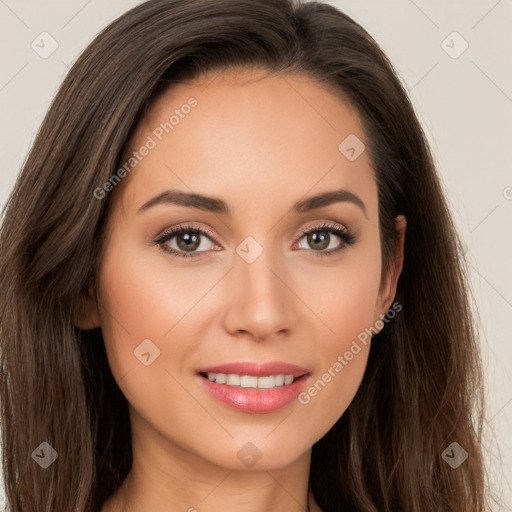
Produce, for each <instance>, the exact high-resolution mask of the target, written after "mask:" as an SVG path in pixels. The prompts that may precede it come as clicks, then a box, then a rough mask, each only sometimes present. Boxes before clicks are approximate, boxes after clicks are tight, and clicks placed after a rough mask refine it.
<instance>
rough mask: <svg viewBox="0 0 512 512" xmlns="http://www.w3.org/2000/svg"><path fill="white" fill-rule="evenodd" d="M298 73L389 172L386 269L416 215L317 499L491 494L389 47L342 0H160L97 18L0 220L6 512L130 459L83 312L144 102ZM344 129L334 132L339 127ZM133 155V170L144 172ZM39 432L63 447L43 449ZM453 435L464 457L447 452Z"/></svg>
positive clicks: (475, 394)
mask: <svg viewBox="0 0 512 512" xmlns="http://www.w3.org/2000/svg"><path fill="white" fill-rule="evenodd" d="M230 68H231V69H234V68H239V69H243V68H260V69H265V70H268V71H269V72H272V73H279V74H283V75H284V74H286V73H301V74H305V75H308V76H310V77H312V78H314V79H316V80H317V81H318V82H319V83H320V84H322V85H323V86H325V87H327V88H329V89H330V90H332V91H335V92H336V93H338V94H339V95H340V97H343V98H344V99H345V100H346V101H348V102H350V104H351V105H353V106H354V107H355V108H356V110H357V111H358V113H359V115H360V117H361V120H362V122H363V126H364V129H365V132H366V136H367V140H368V146H367V150H368V151H369V155H370V159H371V162H372V167H373V169H374V172H375V176H376V180H377V184H378V199H379V222H380V235H381V245H382V259H383V263H384V267H383V268H384V270H386V269H388V268H389V265H390V264H391V262H392V254H393V248H394V244H395V242H396V237H395V229H394V219H395V217H396V216H397V215H398V214H404V215H405V216H406V218H407V234H406V239H405V262H404V267H403V271H402V274H401V277H400V279H399V282H398V289H397V294H396V299H395V300H396V301H397V302H398V303H400V304H401V305H402V308H403V310H402V311H401V312H400V314H398V315H396V318H394V319H393V320H392V321H391V322H390V323H389V325H387V326H386V327H385V328H384V329H383V330H382V331H381V332H380V333H379V334H377V335H375V336H374V337H373V342H372V345H371V350H370V355H369V360H368V365H367V370H366V373H365V376H364V379H363V381H362V383H361V386H360V389H359V390H358V392H357V394H356V396H355V398H354V400H353V402H352V403H351V404H350V406H349V407H348V409H347V411H346V412H345V413H344V414H343V415H342V417H341V418H340V419H339V420H338V422H337V423H336V424H335V425H334V426H333V428H332V429H331V430H330V431H329V432H328V433H327V434H326V435H325V436H324V437H323V438H322V439H321V440H319V441H318V442H317V443H316V444H315V445H314V446H313V451H312V462H311V472H310V487H311V489H312V491H313V493H314V496H315V499H316V501H317V503H318V504H319V505H320V507H321V508H322V509H323V510H325V511H326V512H335V511H344V512H346V511H365V512H370V511H371V512H377V511H378V512H391V511H393V512H399V511H403V512H420V511H421V512H425V511H429V512H430V511H434V510H435V511H436V512H441V511H443V512H444V511H446V512H447V511H457V512H462V511H467V512H470V511H471V512H480V511H483V510H484V509H485V506H486V503H485V502H486V499H485V493H484V488H485V485H484V481H485V471H484V466H483V462H482V438H481V437H482V436H481V433H482V425H483V413H482V411H483V393H482V380H481V366H480V359H479V347H478V344H477V341H476V332H475V331H476V330H475V328H474V321H473V319H472V316H471V311H470V305H469V300H468V293H469V290H468V286H467V271H466V266H465V263H464V261H463V259H462V258H463V256H462V251H461V250H460V247H461V245H460V243H459V239H458V237H457V233H456V231H455V228H454V224H453V222H452V218H451V215H450V213H449V210H448V207H447V203H446V200H445V198H444V195H443V191H442V187H441V185H440V180H439V178H438V176H437V174H436V170H435V166H434V163H433V159H432V156H431V152H430V149H429V147H428V143H427V141H426V138H425V135H424V133H423V131H422V128H421V126H420V124H419V122H418V119H417V117H416V115H415V113H414V110H413V107H412V105H411V103H410V100H409V99H408V97H407V94H406V92H405V90H404V88H403V86H402V85H401V83H400V80H399V78H398V76H397V74H396V72H395V71H394V69H393V67H392V65H391V63H390V62H389V61H388V59H387V57H386V56H385V55H384V53H383V52H382V50H381V49H380V48H379V46H378V45H377V43H376V42H375V41H374V40H373V39H372V38H371V37H370V35H369V34H368V33H367V32H366V31H365V30H364V29H363V28H362V27H361V26H360V25H358V24H357V23H356V22H355V21H353V20H352V19H351V18H349V17H348V16H347V15H345V14H343V13H342V12H340V11H339V10H337V9H336V8H334V7H333V6H330V5H327V4H323V3H319V2H301V1H293V0H210V1H205V0H186V1H185V0H150V1H148V2H145V3H142V4H141V5H139V6H137V7H135V8H133V9H132V10H130V11H128V12H127V13H126V14H124V15H123V16H121V17H120V18H118V19H117V20H115V21H114V22H113V23H111V24H110V25H109V26H108V27H107V28H106V29H104V30H103V31H102V32H101V33H100V34H99V35H98V36H97V37H96V38H95V39H94V41H93V42H92V43H91V44H90V45H89V47H88V48H87V49H86V50H85V51H84V52H83V54H82V55H81V56H80V57H79V59H78V60H77V62H76V63H75V65H74V66H73V67H72V69H71V70H70V72H69V74H68V75H67V77H66V79H65V80H64V82H63V84H62V86H61V88H60V90H59V92H58V93H57V95H56V97H55V99H54V101H53V103H52V105H51V107H50V109H49V111H48V113H47V115H46V117H45V119H44V122H43V123H42V126H41V128H40V130H39V133H38V135H37V138H36V140H35V142H34V145H33V147H32V149H31V151H30V154H29V156H28V158H27V160H26V163H25V165H24V166H23V169H22V171H21V173H20V175H19V178H18V180H17V182H16V185H15V188H14V191H13V192H12V194H11V196H10V198H9V201H8V203H7V205H6V207H5V210H4V214H3V217H4V218H3V224H2V227H1V232H0V248H1V254H0V340H1V342H0V343H1V344H0V351H1V353H0V357H1V360H0V363H1V364H0V371H1V388H0V389H1V399H2V404H1V406H2V409H1V426H2V441H3V464H4V481H5V489H6V496H7V503H8V507H9V510H10V511H12V512H21V511H23V512H41V511H57V510H58V511H62V512H64V511H80V512H93V511H97V510H99V508H100V507H101V504H102V503H103V502H104V501H105V500H106V498H107V497H109V496H110V495H111V494H112V493H113V492H114V491H115V490H116V489H117V488H118V487H119V486H120V484H121V482H122V481H123V479H124V478H125V476H126V475H127V473H128V471H129V469H130V466H131V462H132V460H131V456H132V454H131V449H130V446H131V445H130V426H129V416H128V408H127V401H126V399H125V397H124V396H123V395H122V393H121V391H120V389H119V388H118V386H117V384H116V382H115V381H114V379H113V376H112V374H111V372H110V369H109V365H108V362H107V358H106V354H105V349H104V345H103V338H102V334H101V330H100V329H95V330H91V331H82V330H80V329H78V328H77V327H75V325H74V322H75V320H76V318H77V316H80V315H81V314H82V313H83V306H82V304H83V297H84V295H85V294H86V293H87V291H88V290H89V289H90V288H91V287H94V285H95V284H96V277H97V275H98V265H99V264H100V262H101V255H102V251H103V250H104V247H105V237H104V234H105V226H106V223H107V218H108V212H109V206H110V205H111V204H112V203H111V199H112V194H107V197H106V198H105V199H104V200H98V199H96V198H95V197H94V191H95V190H97V188H98V187H102V186H103V184H105V183H106V182H108V181H109V179H111V177H112V176H113V174H114V173H115V172H116V171H117V170H118V166H119V165H120V163H121V161H120V159H121V155H122V154H123V151H124V149H125V148H126V144H127V141H129V139H130V136H131V135H132V134H133V132H134V129H135V127H136V126H137V124H138V122H139V121H140V119H141V118H142V116H143V115H144V113H145V112H146V110H147V108H148V106H149V105H150V104H151V103H152V102H153V101H154V100H155V98H156V97H157V96H158V95H159V94H161V93H162V92H163V91H164V90H166V89H168V88H169V87H172V84H173V83H178V82H182V81H184V80H189V79H193V78H196V77H199V76H200V75H201V74H203V73H205V72H210V71H213V72H216V71H218V72H222V71H223V70H227V69H230ZM340 142H341V141H340ZM134 172H136V171H134ZM43 442H47V443H48V444H49V445H50V446H51V447H53V449H54V450H55V451H56V452H57V454H58V457H57V460H56V461H55V462H54V463H53V464H51V465H50V466H49V467H48V468H46V469H43V468H42V467H41V465H40V464H37V463H36V462H35V458H34V456H33V452H34V450H36V449H39V450H41V449H44V447H46V445H43V447H42V448H41V447H40V445H41V443H43ZM452 442H457V443H458V444H459V445H460V446H461V447H462V448H463V449H464V450H465V451H466V452H467V454H468V458H467V460H466V461H465V462H464V463H462V464H461V465H460V466H459V467H457V468H456V469H454V468H452V467H451V466H450V465H449V464H448V463H447V462H446V461H445V460H444V459H443V457H442V453H443V451H444V450H445V449H446V448H447V447H448V446H449V445H450V444H451V443H452Z"/></svg>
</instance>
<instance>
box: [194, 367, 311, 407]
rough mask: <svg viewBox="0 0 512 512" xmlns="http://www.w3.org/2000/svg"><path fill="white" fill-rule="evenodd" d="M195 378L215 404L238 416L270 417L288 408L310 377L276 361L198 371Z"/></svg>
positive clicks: (304, 371) (298, 368)
mask: <svg viewBox="0 0 512 512" xmlns="http://www.w3.org/2000/svg"><path fill="white" fill-rule="evenodd" d="M196 377H197V378H198V379H199V381H200V384H202V386H203V389H205V391H206V392H207V394H208V395H209V396H210V397H211V398H213V399H215V401H218V402H220V403H222V404H224V405H227V406H228V407H230V408H233V409H237V410H238V411H242V412H248V413H270V412H273V411H277V410H278V409H281V408H282V407H284V406H286V405H288V404H291V402H293V401H294V400H295V399H296V398H297V396H298V394H299V393H300V392H301V391H302V390H303V389H304V387H305V385H306V382H307V381H308V379H309V378H310V377H311V373H310V372H309V371H308V370H307V369H305V368H301V367H300V366H296V365H292V364H288V363H283V362H279V361H277V362H270V363H264V364H259V363H255V362H242V363H240V362H238V363H237V362H234V363H227V364H223V365H218V366H212V367H209V368H202V369H200V370H199V371H197V372H196Z"/></svg>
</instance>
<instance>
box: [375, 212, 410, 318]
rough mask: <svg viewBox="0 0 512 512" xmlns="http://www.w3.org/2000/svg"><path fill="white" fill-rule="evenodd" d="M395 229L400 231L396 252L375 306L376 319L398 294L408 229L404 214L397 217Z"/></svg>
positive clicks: (384, 311) (384, 312) (383, 313)
mask: <svg viewBox="0 0 512 512" xmlns="http://www.w3.org/2000/svg"><path fill="white" fill-rule="evenodd" d="M395 229H396V230H397V231H398V239H397V241H396V246H395V254H394V257H393V261H392V262H391V265H390V267H389V270H388V273H387V275H386V276H385V278H384V279H383V280H382V283H381V287H380V290H379V297H378V299H377V304H376V307H375V320H377V319H379V318H381V317H380V315H385V314H386V311H387V310H388V309H389V308H390V306H391V303H392V301H393V299H394V298H395V295H396V287H397V284H398V278H399V277H400V273H401V272H402V267H403V264H404V246H405V231H406V229H407V220H406V218H405V217H404V216H403V215H398V216H397V217H396V219H395Z"/></svg>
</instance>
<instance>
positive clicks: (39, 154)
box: [0, 0, 485, 512]
mask: <svg viewBox="0 0 512 512" xmlns="http://www.w3.org/2000/svg"><path fill="white" fill-rule="evenodd" d="M0 245H1V256H0V268H1V270H0V292H1V293H0V296H1V299H0V304H1V306H0V318H1V320H0V322H1V324H0V335H1V368H2V379H1V392H2V437H3V447H4V479H5V485H6V495H7V499H8V504H9V510H12V511H13V512H14V511H16V512H17V511H22V510H23V511H36V510H38V511H39V510H59V511H67V510H69V511H83V512H86V511H87V512H88V511H98V510H101V511H102V512H113V511H117V510H131V511H134V512H138V511H143V510H151V511H155V512H159V511H161V510H166V511H169V510H171V511H175V510H176V511H177V510H189V511H194V510H197V511H213V510H237V511H246V512H250V511H263V510H286V511H301V510H308V511H315V512H318V511H325V512H333V511H348V510H353V511H365V512H369V511H373V512H376V511H379V512H383V511H393V512H396V511H408V512H420V511H426V510H428V511H431V510H436V511H454V510H457V511H468V512H469V511H472V512H473V511H482V510H484V509H485V498H484V468H483V465H482V453H481V452H482V450H481V429H482V385H481V373H480V372H481V370H480V360H479V355H478V344H477V341H476V338H475V332H474V326H473V320H472V318H471V314H470V309H469V306H468V299H467V293H468V292H467V284H466V274H465V269H464V265H463V260H462V259H461V252H460V244H459V241H458V238H457V234H456V232H455V229H454V225H453V222H452V218H451V215H450V213H449V211H448V208H447V205H446V201H445V198H444V196H443V193H442V189H441V186H440V183H439V179H438V176H437V174H436V170H435V167H434V164H433V161H432V157H431V153H430V150H429V148H428V145H427V142H426V139H425V136H424V134H423V132H422V129H421V127H420V124H419V122H418V120H417V118H416V116H415V113H414V111H413V108H412V106H411V104H410V101H409V100H408V98H407V95H406V93H405V91H404V89H403V87H402V86H401V84H400V81H399V79H398V78H397V75H396V73H395V72H394V70H393V68H392V65H391V64H390V63H389V61H388V60H387V58H386V56H385V55H384V54H383V52H382V51H381V50H380V48H379V47H378V45H377V44H376V42H375V41H374V40H373V39H372V38H371V37H370V36H369V35H368V33H367V32H366V31H365V30H364V29H363V28H361V27H360V26H359V25H358V24H357V23H355V22H354V21H353V20H351V19H350V18H349V17H348V16H346V15H345V14H343V13H341V12H340V11H339V10H337V9H335V8H334V7H332V6H329V5H324V4H321V3H316V2H293V1H291V0H290V1H288V0H279V1H277V0H273V1H270V0H258V1H254V0H236V1H232V0H230V1H228V0H215V1H209V2H205V1H204V0H191V1H186V2H185V1H183V0H150V1H148V2H146V3H143V4H141V5H139V6H137V7H136V8H134V9H132V10H131V11H129V12H127V13H126V14H125V15H123V16H121V17H120V18H119V19H117V20H116V21H114V22H113V23H112V24H111V25H109V26H108V27H107V28H106V29H105V30H104V31H103V32H102V33H101V34H100V35H99V36H98V37H97V38H96V39H95V40H94V41H93V42H92V43H91V45H90V46H89V47H88V48H87V49H86V50H85V52H84V53H83V55H82V56H81V57H80V58H79V59H78V61H77V62H76V64H75V65H74V66H73V68H72V69H71V71H70V72H69V74H68V76H67V77H66V79H65V81H64V83H63V85H62V87H61V89H60V91H59V92H58V94H57V96H56V98H55V100H54V102H53V104H52V106H51V108H50V110H49V112H48V114H47V116H46V118H45V120H44V122H43V124H42V127H41V130H40V132H39V134H38V136H37V139H36V141H35V143H34V146H33V148H32V150H31V152H30V155H29V157H28V159H27V162H26V164H25V166H24V168H23V170H22V172H21V174H20V176H19V179H18V181H17V183H16V186H15V189H14V191H13V193H12V195H11V197H10V199H9V202H8V204H7V207H6V211H5V214H4V221H3V225H2V230H1V236H0ZM70 490H72V491H71V492H70Z"/></svg>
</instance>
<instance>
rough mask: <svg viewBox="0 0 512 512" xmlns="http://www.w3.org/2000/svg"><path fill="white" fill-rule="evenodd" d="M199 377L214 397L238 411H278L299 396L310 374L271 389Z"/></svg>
mask: <svg viewBox="0 0 512 512" xmlns="http://www.w3.org/2000/svg"><path fill="white" fill-rule="evenodd" d="M197 377H198V378H199V379H200V380H201V381H202V382H203V385H204V386H205V387H206V390H207V391H208V392H209V393H210V394H211V395H212V396H213V397H214V398H216V399H217V400H219V401H220V402H223V403H225V404H226V405H228V406H229V407H232V408H233V409H237V410H238V411H244V412H252V413H265V412H273V411H277V410H278V409H281V407H284V406H285V405H288V404H289V403H290V402H292V401H293V400H294V399H295V398H297V395H298V394H299V393H300V392H301V391H302V389H303V388H304V386H305V385H306V381H307V379H308V378H309V374H306V375H303V376H302V377H300V378H298V379H297V380H296V381H294V382H292V383H291V384H288V385H286V386H279V387H276V388H271V389H258V388H242V387H237V386H228V385H227V384H217V383H216V382H212V381H211V380H208V379H207V378H206V377H203V376H202V375H197Z"/></svg>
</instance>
